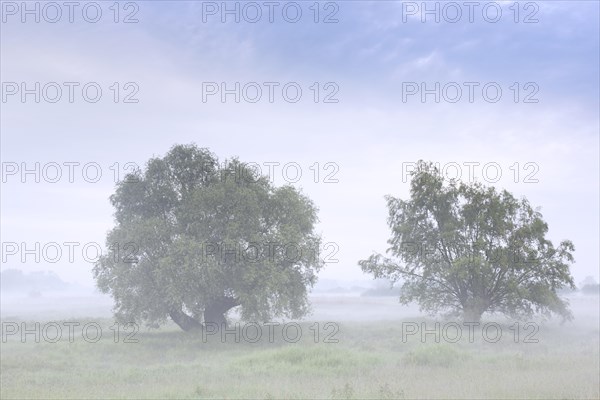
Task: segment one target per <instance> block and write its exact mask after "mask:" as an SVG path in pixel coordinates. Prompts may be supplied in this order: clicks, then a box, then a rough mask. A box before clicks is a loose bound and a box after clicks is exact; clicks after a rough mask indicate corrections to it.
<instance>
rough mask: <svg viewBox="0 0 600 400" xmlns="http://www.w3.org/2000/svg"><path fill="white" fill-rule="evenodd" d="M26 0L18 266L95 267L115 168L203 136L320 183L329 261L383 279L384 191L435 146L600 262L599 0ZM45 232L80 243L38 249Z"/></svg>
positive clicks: (15, 132) (10, 236) (14, 154)
mask: <svg viewBox="0 0 600 400" xmlns="http://www.w3.org/2000/svg"><path fill="white" fill-rule="evenodd" d="M21 4H22V3H21V2H3V3H2V24H1V39H0V40H1V71H0V72H1V75H2V76H1V81H2V103H1V107H2V110H1V130H2V138H1V157H2V194H1V200H2V203H1V211H2V222H1V233H2V243H3V255H2V258H3V259H2V269H7V268H20V269H23V270H27V271H33V270H54V271H56V273H58V274H59V275H60V276H61V277H62V278H63V279H64V280H66V281H70V282H78V283H81V284H85V285H92V284H93V281H92V276H91V273H90V271H91V267H92V265H91V263H89V262H87V261H86V257H84V255H83V254H82V248H83V245H85V244H86V243H100V244H102V245H104V237H105V234H106V232H107V231H108V230H109V229H111V227H112V226H113V219H112V212H113V210H112V209H111V206H110V204H109V202H108V197H109V196H110V194H111V193H112V192H113V190H114V184H115V180H116V179H118V177H122V175H123V174H124V173H125V172H127V169H128V168H129V167H130V166H132V165H139V166H142V165H144V163H145V162H146V160H148V158H150V157H152V156H162V155H164V154H165V153H166V152H167V151H168V150H169V148H170V147H171V146H172V145H173V144H176V143H196V144H197V145H199V146H201V147H207V148H209V149H210V150H211V151H213V152H215V153H216V154H217V155H218V156H219V157H220V158H221V159H225V158H229V157H232V156H239V157H240V158H241V159H242V160H244V161H248V162H254V163H258V164H259V165H260V166H262V167H263V172H265V173H266V172H268V171H269V169H268V168H269V167H268V166H269V165H273V166H274V167H273V168H274V173H273V175H272V179H273V181H274V183H275V184H276V185H284V184H286V183H291V184H293V185H295V186H297V187H301V188H302V190H303V191H304V192H305V193H306V194H307V195H308V196H309V197H311V198H312V199H313V200H314V201H315V203H316V204H317V205H318V206H319V209H320V212H319V216H320V223H319V226H318V230H319V232H321V233H322V235H323V237H324V240H325V241H326V242H333V243H336V244H337V246H338V247H339V251H337V254H335V256H333V255H331V254H330V255H331V256H332V257H331V258H334V259H337V260H339V262H337V263H330V264H328V265H327V267H326V268H325V270H324V271H323V272H322V274H321V276H322V277H323V278H327V279H340V280H359V279H370V278H369V277H367V276H364V275H362V273H361V271H360V268H359V267H358V266H357V261H358V260H360V259H363V258H366V257H367V256H369V255H370V254H371V253H372V252H374V251H378V252H383V251H385V249H386V247H387V246H386V240H387V239H388V237H389V229H388V227H387V224H386V218H387V210H386V205H385V201H384V195H386V194H392V195H394V196H399V197H402V198H406V197H407V194H408V186H409V183H408V181H407V180H406V179H404V178H405V177H404V176H403V171H405V170H406V168H407V166H410V163H414V162H416V161H417V160H419V159H424V160H430V161H434V162H439V163H440V166H442V167H446V169H445V170H446V171H447V172H448V174H455V173H456V171H457V168H456V166H457V165H458V166H460V167H461V168H460V173H461V174H462V179H463V180H468V178H469V176H468V172H469V168H468V165H473V166H474V170H473V171H474V176H473V178H474V179H477V180H479V181H482V182H484V183H487V184H493V185H495V186H497V187H498V188H506V189H508V190H509V191H511V192H513V193H514V194H515V195H516V196H518V197H521V196H525V197H527V198H528V199H529V200H530V201H531V203H532V204H533V205H534V206H539V207H541V212H542V213H543V215H544V218H545V219H546V221H547V222H548V223H549V226H550V232H549V236H550V238H551V239H552V240H553V241H555V243H556V242H558V241H560V240H562V239H566V238H568V239H571V240H572V241H573V242H574V243H575V246H576V252H575V258H576V264H575V265H574V267H573V275H574V276H575V281H576V282H579V281H581V280H582V279H583V278H585V276H587V275H592V276H594V277H595V278H596V279H598V268H599V257H598V256H599V252H598V243H599V229H598V228H599V224H600V222H599V214H598V208H599V207H598V206H599V188H598V182H599V176H598V171H599V132H600V127H599V114H598V113H599V111H598V110H599V107H600V104H599V84H600V83H599V74H598V70H599V26H598V21H599V19H598V15H599V3H598V2H596V1H568V2H566V1H565V2H563V1H545V2H542V1H539V2H520V3H515V2H512V1H510V2H496V3H490V2H483V3H477V2H474V5H473V8H469V7H467V6H465V5H464V3H463V2H458V3H450V4H448V3H447V2H427V3H426V4H425V5H424V3H422V2H400V1H378V2H376V1H342V2H321V3H317V5H316V6H315V2H313V1H309V2H295V3H286V2H273V5H272V6H269V5H265V4H266V3H264V2H257V3H250V4H247V3H245V2H228V3H226V7H227V9H223V4H224V3H222V2H200V1H170V2H160V1H141V2H129V3H126V2H122V3H120V4H119V8H118V11H117V8H115V7H114V6H113V2H98V3H88V2H81V3H79V5H78V6H77V7H75V8H74V9H73V10H69V9H68V8H67V7H65V6H60V7H59V8H56V7H54V6H45V5H44V4H41V3H39V4H38V3H33V2H32V3H29V5H28V7H29V9H30V10H34V11H33V13H27V12H25V11H24V10H23V9H22V8H21V7H22V6H21ZM36 4H37V6H36ZM54 4H56V3H54ZM59 4H62V2H59ZM424 6H425V7H426V8H427V9H426V10H425V9H423V7H424ZM36 7H37V10H38V11H39V15H38V16H39V22H36V21H35V18H36V17H37V16H36V11H35V10H36ZM270 7H272V8H270ZM70 11H72V14H71V15H69V14H70ZM99 12H100V13H99ZM236 13H237V15H236ZM70 18H72V22H70ZM236 18H237V20H236ZM436 19H437V20H436ZM95 20H97V22H93V21H95ZM115 20H116V21H118V22H115ZM125 20H127V21H129V22H130V23H125V22H124V21H125ZM52 21H56V22H52ZM136 21H137V22H136ZM223 21H224V22H223ZM294 21H295V22H294ZM236 83H237V84H238V85H239V86H236ZM222 84H223V85H222ZM36 85H38V86H36ZM236 87H239V91H238V92H237V93H236ZM84 88H85V90H84ZM98 88H100V90H101V93H99V92H97V90H98ZM257 88H258V90H260V92H259V91H258V90H257ZM284 88H286V89H285V90H284ZM298 88H299V89H300V91H301V94H300V92H298ZM436 88H439V89H438V90H436ZM484 88H485V89H484ZM222 89H225V90H228V92H226V93H225V95H224V97H222V94H223V93H222ZM71 90H72V92H71ZM270 90H272V92H270ZM423 90H425V92H423ZM499 90H500V91H499ZM227 93H228V94H227ZM259 94H260V96H259ZM299 94H300V95H299ZM59 95H60V96H59ZM236 95H237V96H239V102H236ZM270 95H271V96H270ZM36 96H39V102H36ZM70 96H72V98H71V99H70V98H69V97H70ZM436 96H437V97H439V98H438V99H436ZM59 97H60V98H59ZM270 97H271V98H270ZM71 100H72V101H71ZM115 100H116V101H115ZM271 100H272V101H271ZM436 100H438V101H437V102H436ZM36 163H39V164H36ZM128 163H129V164H128ZM273 163H279V164H278V165H277V164H273ZM315 163H318V164H315ZM465 163H467V164H465ZM470 163H475V164H470ZM476 163H478V164H476ZM36 165H39V167H36ZM57 165H58V166H59V167H60V168H59V169H57V168H56V166H57ZM286 165H287V167H286V172H287V174H284V172H283V170H284V168H283V167H284V166H286ZM84 167H85V168H84ZM298 167H299V168H298ZM484 167H485V168H484ZM36 168H38V171H39V177H37V179H39V182H36V173H35V172H33V173H24V170H33V171H35V169H36ZM297 170H299V171H300V172H301V173H302V176H301V178H299V180H298V181H297V182H295V181H296V179H295V175H296V171H297ZM57 171H58V172H59V173H60V174H61V175H60V177H57ZM98 171H99V172H101V174H102V175H101V176H99V177H96V173H97V172H98ZM316 171H318V175H317V173H316ZM497 171H499V172H500V173H501V177H498V178H497V179H496V172H497ZM70 172H72V176H71V177H70V176H69V175H70ZM70 178H71V179H70ZM54 181H57V182H54ZM71 181H72V182H71ZM36 242H38V243H40V251H41V248H42V247H43V246H45V245H47V244H48V243H59V244H62V243H65V242H76V243H79V245H78V246H76V247H75V249H74V259H73V260H72V261H71V260H69V257H68V254H67V251H68V248H67V247H65V246H64V245H61V248H62V250H63V252H64V253H63V255H62V257H61V258H60V259H59V260H58V261H57V262H55V263H50V262H48V261H47V260H46V261H44V260H43V258H44V257H42V259H40V262H39V263H36V262H35V259H34V257H33V256H31V255H29V256H26V259H25V262H22V259H21V258H22V257H21V256H23V254H22V253H23V250H24V249H23V247H22V243H25V245H26V246H27V247H28V248H34V247H35V243H36ZM10 243H16V244H17V245H18V247H19V249H18V252H17V254H14V255H13V254H12V253H13V252H14V251H13V250H10V251H7V250H8V249H14V248H13V247H7V246H11V245H10ZM88 247H89V246H88ZM46 248H47V249H48V252H49V253H48V254H46V255H47V256H49V257H50V258H52V257H54V255H53V254H54V253H52V250H51V249H50V247H48V246H46ZM331 249H332V248H330V249H329V250H331ZM328 254H329V253H328ZM88 256H89V257H88V258H93V251H90V253H89V254H88Z"/></svg>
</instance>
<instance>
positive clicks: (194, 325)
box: [169, 310, 202, 332]
mask: <svg viewBox="0 0 600 400" xmlns="http://www.w3.org/2000/svg"><path fill="white" fill-rule="evenodd" d="M169 316H170V317H171V319H172V320H173V322H175V323H176V324H177V325H179V327H180V328H181V329H183V330H184V331H186V332H189V331H192V330H196V329H202V324H201V323H200V322H198V321H196V320H195V319H194V318H192V317H190V316H189V315H187V314H186V313H184V312H183V311H181V310H172V311H171V312H169Z"/></svg>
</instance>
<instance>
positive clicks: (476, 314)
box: [463, 307, 483, 323]
mask: <svg viewBox="0 0 600 400" xmlns="http://www.w3.org/2000/svg"><path fill="white" fill-rule="evenodd" d="M482 315H483V311H481V309H480V308H476V307H472V308H468V309H465V310H464V311H463V320H464V322H477V323H479V322H480V321H481V316H482Z"/></svg>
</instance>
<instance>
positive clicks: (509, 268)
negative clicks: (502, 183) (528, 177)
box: [359, 161, 574, 321]
mask: <svg viewBox="0 0 600 400" xmlns="http://www.w3.org/2000/svg"><path fill="white" fill-rule="evenodd" d="M386 200H387V204H388V208H389V219H388V224H389V226H390V228H391V230H392V237H391V239H390V240H389V241H388V243H389V245H390V247H389V248H388V250H387V252H388V255H391V256H392V257H389V256H388V257H386V256H383V255H381V254H373V255H372V256H371V257H369V258H368V259H367V260H362V261H360V262H359V264H360V265H361V267H362V269H363V271H365V272H368V273H371V274H373V275H374V276H375V277H376V278H388V279H391V280H392V281H394V282H396V281H400V280H402V281H403V284H402V286H401V297H400V300H401V302H402V303H403V304H408V303H409V302H412V301H416V302H418V303H419V305H420V307H421V309H422V310H425V311H428V312H430V313H436V312H440V311H442V312H447V313H448V314H454V315H459V314H462V316H463V318H464V319H465V320H468V321H479V320H480V319H481V316H482V315H483V313H485V312H500V313H504V314H506V315H509V316H512V317H524V316H530V315H532V314H534V313H542V314H544V315H549V314H551V313H557V314H560V315H561V316H563V317H564V318H567V319H570V318H571V317H572V315H571V313H570V311H569V309H568V303H567V301H566V300H564V299H561V298H560V297H559V296H558V294H557V291H558V290H559V289H561V288H562V287H565V286H568V287H571V288H573V287H574V283H573V278H572V276H571V274H570V271H569V266H570V263H572V262H573V256H572V252H573V251H574V246H573V244H572V243H571V242H570V241H568V240H565V241H563V242H561V243H560V245H559V246H558V247H555V246H554V245H553V244H552V242H551V241H550V240H548V239H546V234H547V232H548V225H547V224H546V222H544V220H543V219H542V215H541V214H540V212H539V211H536V210H534V209H533V208H532V207H531V205H530V204H529V202H528V201H527V200H526V199H520V200H519V199H516V198H515V197H514V196H513V195H511V194H510V193H509V192H507V191H506V190H502V191H500V192H499V191H497V190H496V189H495V188H494V187H486V186H484V185H482V184H481V183H477V182H475V183H471V184H466V183H463V182H459V181H456V180H445V179H444V178H443V176H442V175H441V174H440V172H439V170H438V169H437V168H435V167H434V166H433V165H432V164H431V163H425V162H422V161H421V162H419V164H418V167H417V169H416V170H415V171H414V172H413V174H412V180H411V187H410V199H409V200H401V199H397V198H394V197H391V196H387V197H386Z"/></svg>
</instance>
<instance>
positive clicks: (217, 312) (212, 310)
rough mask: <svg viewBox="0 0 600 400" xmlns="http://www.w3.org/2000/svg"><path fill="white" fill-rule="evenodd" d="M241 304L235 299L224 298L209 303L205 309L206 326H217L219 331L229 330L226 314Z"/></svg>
mask: <svg viewBox="0 0 600 400" xmlns="http://www.w3.org/2000/svg"><path fill="white" fill-rule="evenodd" d="M239 305H240V302H239V301H238V300H236V299H235V298H233V297H222V298H220V299H215V300H214V301H212V302H211V303H209V304H208V305H207V306H206V308H205V309H204V324H216V325H217V327H218V329H221V328H227V319H226V318H225V313H226V312H227V311H229V310H231V309H232V308H233V307H235V306H239Z"/></svg>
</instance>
